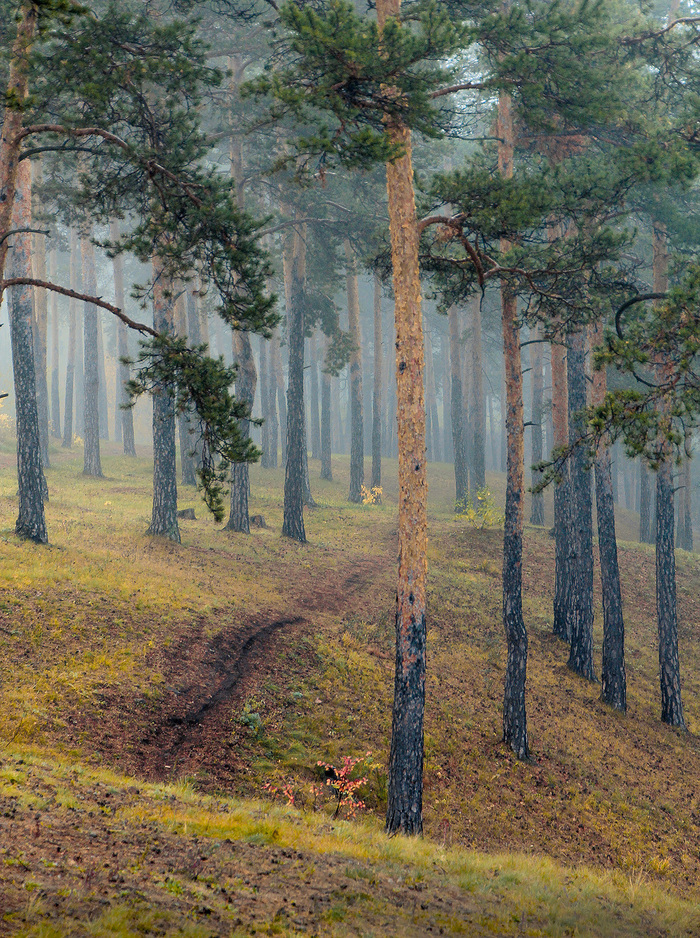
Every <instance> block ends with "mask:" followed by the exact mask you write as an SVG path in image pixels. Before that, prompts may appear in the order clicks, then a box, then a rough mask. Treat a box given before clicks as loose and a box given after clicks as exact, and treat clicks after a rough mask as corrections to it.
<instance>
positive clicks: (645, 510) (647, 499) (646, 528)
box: [639, 462, 654, 544]
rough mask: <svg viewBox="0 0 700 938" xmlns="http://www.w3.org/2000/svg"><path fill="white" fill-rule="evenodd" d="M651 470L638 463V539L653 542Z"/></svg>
mask: <svg viewBox="0 0 700 938" xmlns="http://www.w3.org/2000/svg"><path fill="white" fill-rule="evenodd" d="M653 478H654V477H653V474H652V472H651V470H650V469H649V468H648V467H647V466H646V465H645V463H643V462H642V463H640V470H639V540H640V541H641V543H642V544H653V543H654V501H653V499H654V483H653Z"/></svg>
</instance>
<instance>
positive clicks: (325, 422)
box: [321, 339, 333, 482]
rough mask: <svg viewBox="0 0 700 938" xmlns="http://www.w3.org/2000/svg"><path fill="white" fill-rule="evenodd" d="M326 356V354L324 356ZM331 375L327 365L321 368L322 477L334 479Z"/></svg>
mask: <svg viewBox="0 0 700 938" xmlns="http://www.w3.org/2000/svg"><path fill="white" fill-rule="evenodd" d="M329 344H330V339H326V342H325V352H326V354H327V353H328V346H329ZM324 357H325V356H324ZM331 453H332V442H331V376H330V374H329V373H328V372H327V371H326V369H325V367H322V369H321V478H322V479H325V480H326V481H327V482H332V481H333V467H332V464H331Z"/></svg>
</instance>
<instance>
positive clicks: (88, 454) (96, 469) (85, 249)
mask: <svg viewBox="0 0 700 938" xmlns="http://www.w3.org/2000/svg"><path fill="white" fill-rule="evenodd" d="M80 254H81V257H82V264H83V277H82V280H83V289H84V290H85V292H86V293H88V294H89V295H90V296H96V295H97V282H96V277H95V249H94V247H93V245H92V242H91V241H90V240H89V239H88V238H81V239H80ZM83 340H84V347H83V393H84V398H83V414H84V419H85V437H84V450H83V475H86V476H91V477H93V478H102V463H101V459H100V411H99V391H100V373H99V366H98V342H97V307H96V306H95V305H94V303H85V304H84V306H83Z"/></svg>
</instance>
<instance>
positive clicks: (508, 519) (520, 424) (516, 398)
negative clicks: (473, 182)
mask: <svg viewBox="0 0 700 938" xmlns="http://www.w3.org/2000/svg"><path fill="white" fill-rule="evenodd" d="M498 137H499V144H498V169H499V172H500V174H501V175H502V176H504V177H505V178H506V179H509V178H510V177H511V176H512V175H513V151H514V144H513V114H512V102H511V97H510V95H508V94H505V93H503V92H502V93H501V94H500V95H499V98H498ZM510 246H511V245H510V243H509V242H507V241H505V240H504V241H502V242H501V250H502V251H507V250H509V248H510ZM501 310H502V317H503V352H504V384H505V400H504V406H505V416H506V420H505V424H506V440H507V462H506V512H505V525H504V532H503V627H504V630H505V634H506V643H507V645H508V663H507V665H506V677H505V688H504V695H503V741H504V742H505V743H506V744H507V745H508V746H509V747H510V748H511V749H512V750H513V752H514V753H515V754H516V756H517V757H518V758H519V759H527V758H529V755H530V748H529V745H528V738H527V716H526V710H525V682H526V678H527V646H528V641H527V629H526V628H525V621H524V619H523V603H522V576H523V569H522V560H523V519H524V508H525V504H524V503H525V461H524V439H525V427H524V419H523V371H522V364H521V358H520V328H519V323H518V311H517V299H516V297H515V295H514V294H513V293H512V291H511V289H510V286H509V285H508V284H507V283H503V284H502V285H501Z"/></svg>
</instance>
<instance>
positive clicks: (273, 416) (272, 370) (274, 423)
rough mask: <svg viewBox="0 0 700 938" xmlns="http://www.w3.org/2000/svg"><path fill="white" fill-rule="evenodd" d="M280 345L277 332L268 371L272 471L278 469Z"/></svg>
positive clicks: (272, 340)
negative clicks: (278, 373) (278, 368)
mask: <svg viewBox="0 0 700 938" xmlns="http://www.w3.org/2000/svg"><path fill="white" fill-rule="evenodd" d="M278 345H279V338H278V335H277V330H275V332H274V333H273V336H272V338H271V339H270V348H269V353H268V356H267V359H268V363H269V367H268V370H267V377H266V379H265V380H266V381H267V383H268V384H267V408H268V420H269V426H268V431H267V433H268V440H269V444H270V449H269V454H268V455H269V466H270V469H276V468H277V438H278V436H279V421H278V419H277V365H276V362H275V358H276V356H277V357H279V355H278V352H277V351H276V349H277V347H278Z"/></svg>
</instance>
